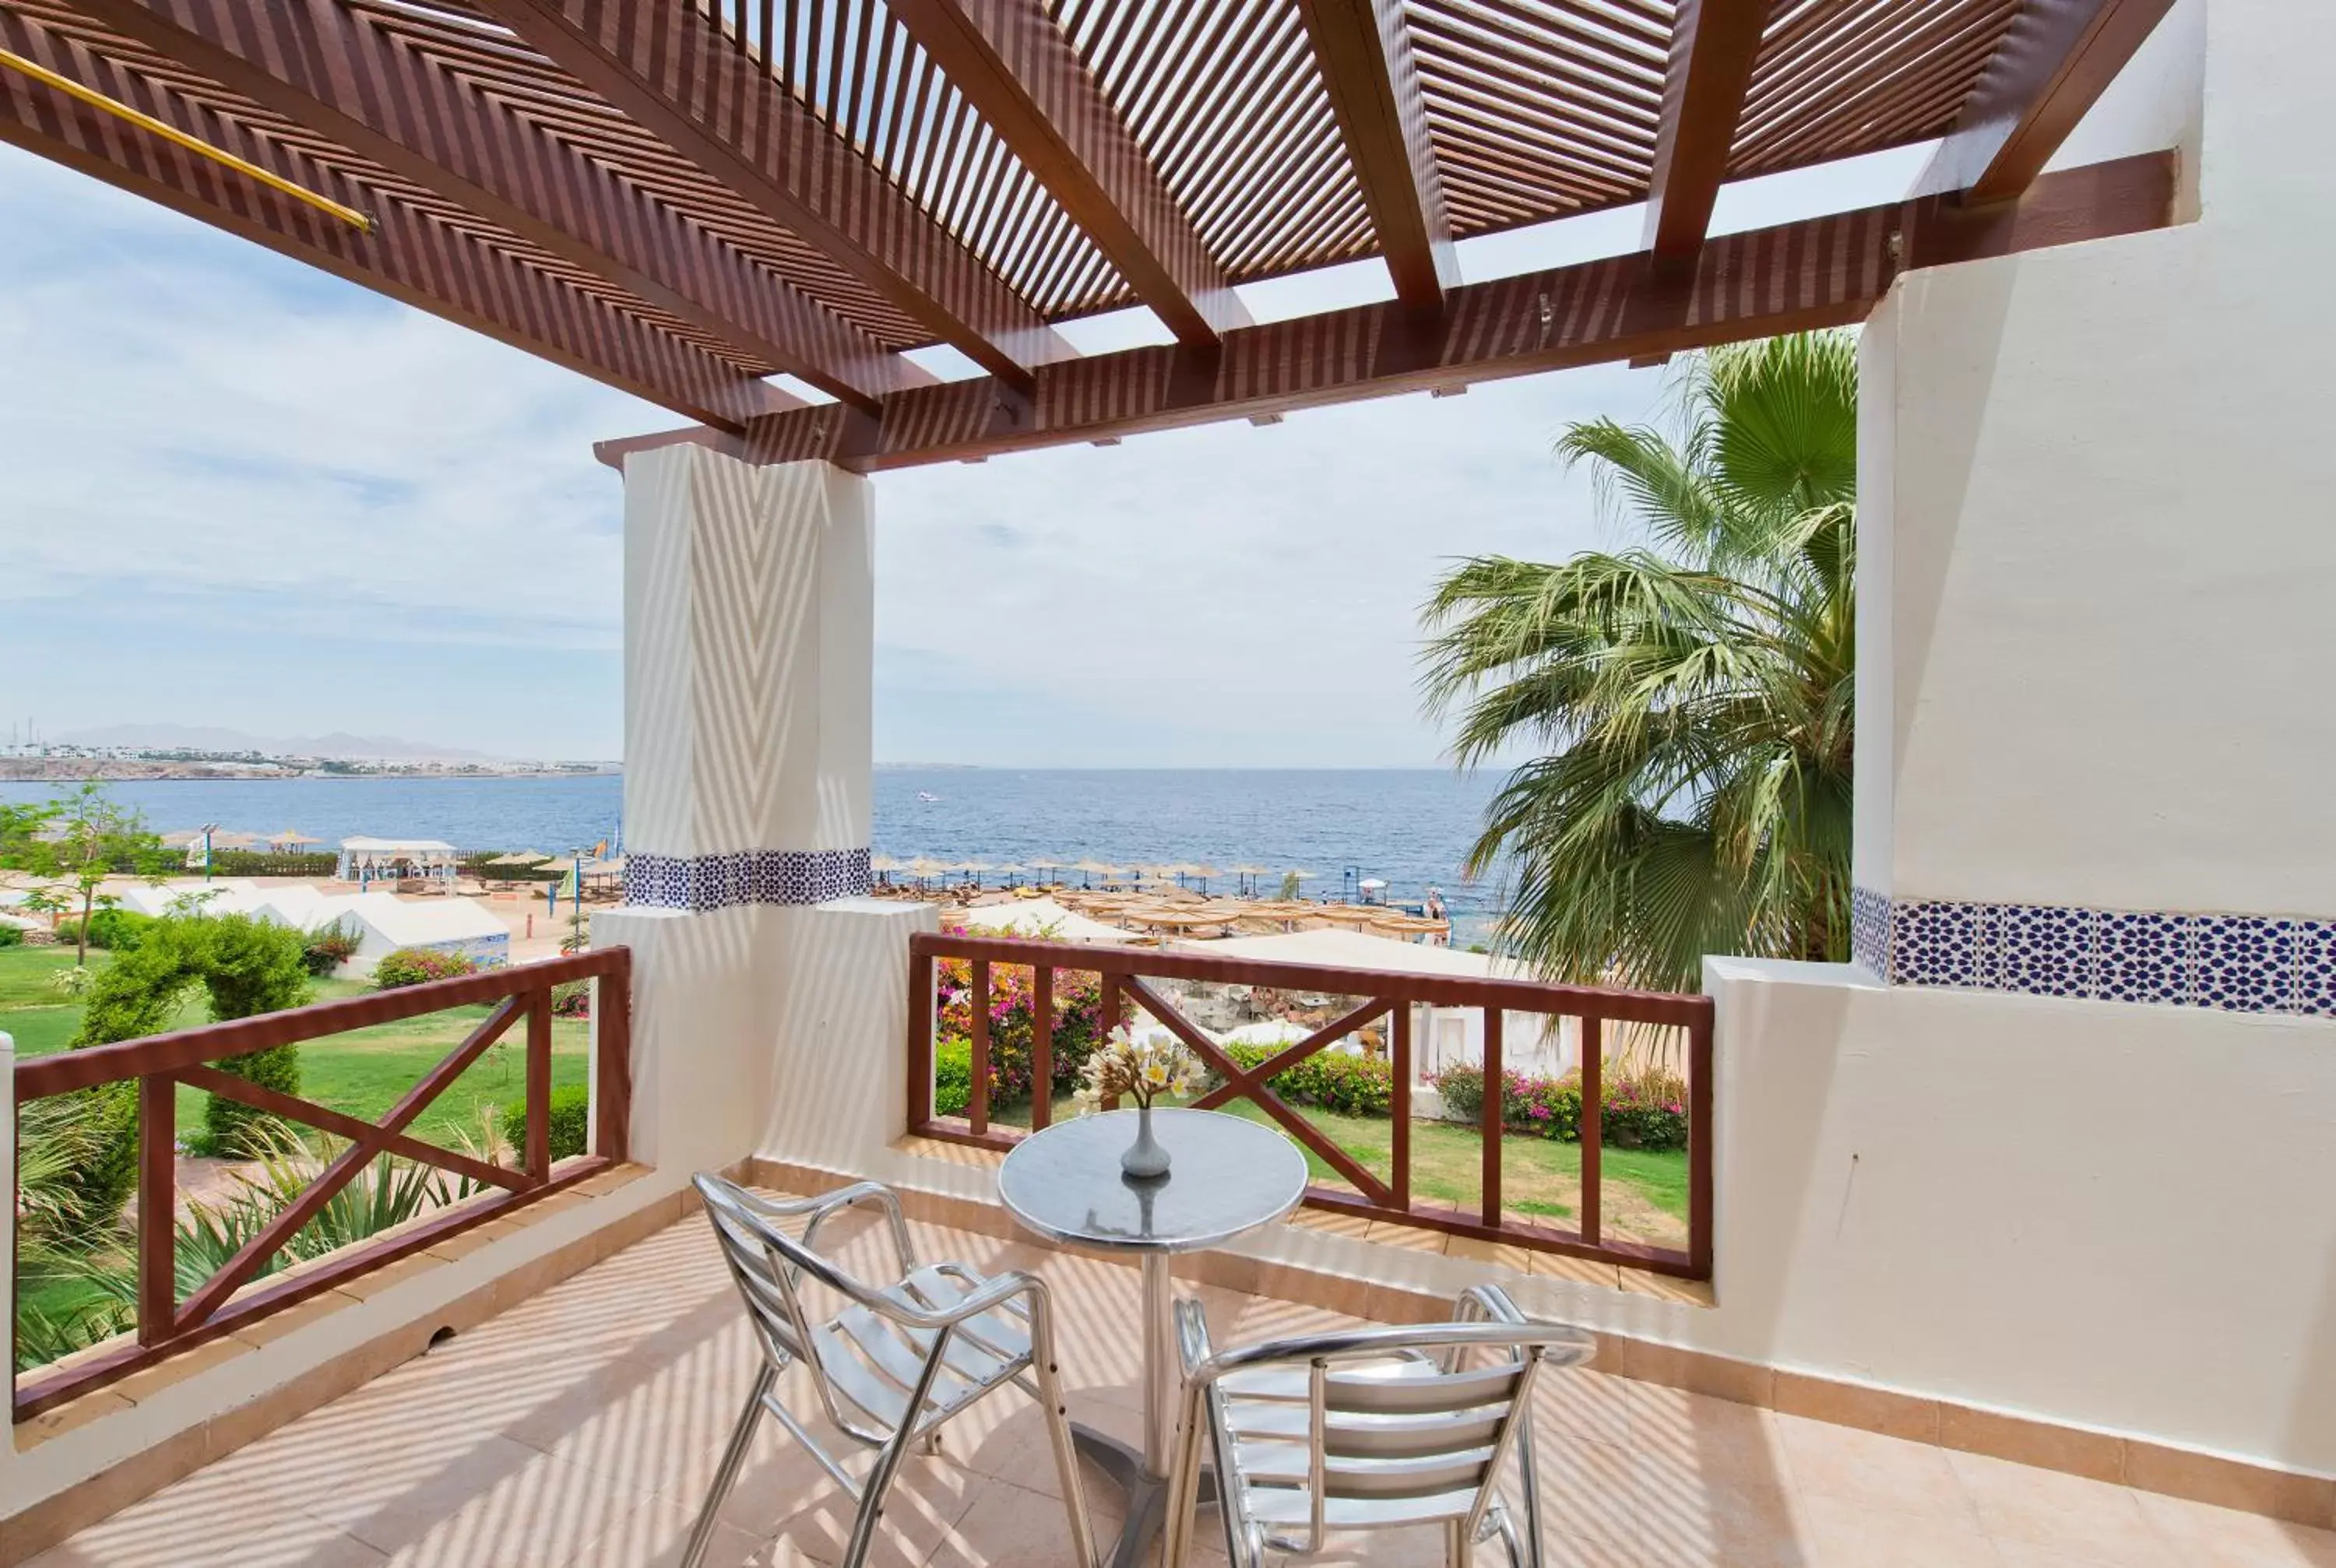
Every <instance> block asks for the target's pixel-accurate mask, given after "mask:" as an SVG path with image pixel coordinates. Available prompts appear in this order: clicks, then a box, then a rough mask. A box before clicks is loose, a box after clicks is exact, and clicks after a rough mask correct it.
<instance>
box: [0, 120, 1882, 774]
mask: <svg viewBox="0 0 2336 1568" xmlns="http://www.w3.org/2000/svg"><path fill="white" fill-rule="evenodd" d="M1927 152H1928V150H1927V149H1924V148H1915V149H1907V150H1901V151H1897V152H1893V153H1889V154H1883V155H1878V156H1876V157H1873V158H1867V159H1861V160H1857V161H1854V162H1851V163H1845V164H1839V165H1835V166H1832V167H1831V168H1827V169H1823V170H1808V171H1805V172H1802V173H1799V174H1794V175H1785V176H1778V177H1775V178H1772V179H1767V180H1757V181H1748V182H1746V183H1745V184H1743V185H1740V186H1735V187H1730V188H1728V190H1726V191H1724V192H1723V193H1722V197H1721V203H1720V209H1719V211H1718V214H1717V215H1716V217H1715V227H1716V228H1717V229H1721V230H1727V229H1745V228H1755V227H1759V226H1762V225H1765V224H1769V223H1776V222H1782V221H1786V220H1787V219H1793V218H1796V217H1801V216H1805V215H1808V214H1811V213H1815V212H1822V211H1831V210H1836V209H1843V208H1848V207H1854V206H1859V205H1864V204H1865V203H1869V202H1874V201H1883V200H1892V199H1893V198H1895V197H1896V196H1898V195H1899V194H1901V193H1903V190H1905V189H1906V187H1907V185H1908V183H1909V182H1910V181H1911V180H1912V179H1913V175H1914V173H1915V172H1916V171H1917V170H1919V169H1920V167H1921V165H1922V161H1923V159H1924V158H1925V157H1926V156H1927ZM1639 226H1640V211H1639V209H1636V208H1631V209H1622V210H1620V211H1617V212H1613V213H1607V214H1598V215H1593V216H1591V217H1586V218H1581V219H1572V220H1569V221H1567V222H1564V223H1561V224H1554V225H1547V226H1543V228H1540V229H1533V230H1527V231H1521V232H1519V233H1516V234H1512V235H1504V236H1495V237H1488V238H1486V239H1482V240H1474V241H1467V242H1464V243H1463V245H1462V246H1461V248H1460V264H1461V269H1462V272H1463V274H1464V276H1465V277H1466V278H1469V279H1472V280H1473V279H1477V278H1488V277H1495V276H1500V275H1503V274H1507V273H1514V272H1519V271H1523V270H1527V269H1530V268H1536V267H1546V266H1552V265H1558V264H1562V263H1564V262H1568V261H1572V260H1578V259H1583V258H1589V257H1592V256H1598V255H1606V254H1615V253H1619V252H1622V251H1627V250H1630V249H1633V248H1636V244H1637V239H1638V234H1639ZM1390 292H1391V290H1390V289H1389V288H1388V287H1387V281H1386V271H1385V268H1383V267H1381V266H1380V265H1379V264H1378V263H1377V262H1368V263H1362V264H1358V265H1354V266H1349V267H1343V268H1331V269H1328V270H1326V271H1324V272H1320V273H1316V274H1312V275H1309V276H1308V277H1304V278H1292V279H1284V280H1280V281H1277V282H1274V283H1269V284H1263V285H1257V286H1252V287H1245V288H1244V289H1243V290H1242V293H1243V295H1244V296H1245V297H1246V298H1247V301H1248V303H1249V306H1250V308H1251V314H1252V315H1253V316H1254V317H1257V318H1258V319H1259V320H1270V319H1275V318H1278V317H1286V316H1290V315H1295V314H1300V313H1303V312H1307V311H1312V310H1319V309H1324V308H1329V307H1337V306H1340V305H1345V304H1350V303H1357V302H1360V301H1363V300H1368V299H1377V298H1384V297H1388V295H1389V294H1390ZM1156 333H1157V323H1156V322H1153V320H1152V319H1151V317H1149V315H1148V313H1145V312H1132V313H1124V314H1123V315H1122V316H1121V317H1114V318H1106V319H1104V320H1101V321H1097V322H1093V323H1081V324H1076V325H1075V326H1073V327H1071V328H1069V329H1067V335H1068V336H1073V338H1074V341H1075V342H1076V344H1077V345H1078V346H1079V347H1080V348H1081V349H1082V351H1084V352H1096V351H1100V350H1105V349H1108V348H1112V347H1117V346H1124V345H1125V344H1127V343H1130V342H1137V341H1150V340H1153V337H1154V336H1155V335H1156ZM924 357H925V358H926V359H927V361H928V363H930V365H933V367H934V368H936V369H937V370H939V372H940V373H941V374H944V375H949V374H961V373H963V370H964V369H965V367H964V365H962V362H961V361H958V360H957V356H956V355H953V354H952V353H950V352H949V351H948V350H939V351H935V352H933V353H932V354H930V355H925V356H924ZM1666 404H1667V399H1666V377H1665V373H1664V372H1662V371H1660V370H1639V371H1633V370H1630V369H1627V368H1625V367H1623V366H1621V365H1611V366H1598V367H1591V368H1586V369H1582V370H1573V371H1562V372H1557V373H1553V374H1550V375H1537V376H1531V377H1523V378H1519V379H1515V380H1510V381H1503V382H1494V383H1488V384H1484V385H1477V386H1476V387H1475V388H1473V389H1472V390H1471V391H1470V392H1469V393H1468V394H1466V395H1465V396H1460V397H1450V398H1430V397H1428V396H1426V395H1425V394H1415V395H1411V396H1406V397H1400V398H1388V399H1382V400H1377V401H1372V402H1366V403H1359V404H1348V405H1346V406H1343V407H1338V408H1329V409H1318V410H1312V411H1308V412H1303V413H1299V414H1291V415H1290V417H1289V418H1288V419H1287V421H1286V422H1284V423H1283V424H1279V425H1274V426H1270V427H1263V428H1259V427H1252V426H1251V425H1250V424H1246V423H1244V422H1240V421H1236V422H1233V423H1231V424H1218V425H1211V426H1206V427H1202V428H1199V429H1193V430H1186V431H1177V432H1168V433H1158V434H1152V435H1141V436H1132V437H1130V438H1128V439H1127V440H1126V441H1125V442H1124V443H1122V444H1120V445H1118V446H1115V447H1100V448H1099V447H1094V446H1088V445H1076V446H1070V447H1066V448H1060V449H1056V450H1054V451H1050V452H1041V453H1018V454H1014V455H1009V456H1002V457H997V458H992V459H991V460H990V461H988V463H982V464H978V465H968V464H962V463H945V464H941V465H939V466H936V467H930V468H922V469H912V470H906V471H896V472H889V473H884V474H880V475H878V476H876V478H875V480H874V485H875V498H876V538H877V544H876V552H877V588H876V593H877V624H876V640H877V647H876V653H875V661H876V662H875V669H876V715H875V718H876V755H877V758H878V760H879V761H881V762H929V763H951V764H966V765H1020V766H1115V767H1152V766H1285V767H1303V766H1322V767H1370V766H1406V767H1418V766H1432V765H1438V764H1439V763H1440V762H1442V761H1443V760H1444V758H1445V741H1444V737H1443V735H1440V734H1439V732H1438V729H1437V727H1436V725H1435V724H1434V723H1433V722H1431V720H1430V719H1429V718H1428V717H1427V716H1426V715H1425V714H1423V712H1422V711H1421V707H1420V704H1419V701H1418V696H1417V692H1416V675H1417V656H1418V648H1419V642H1420V636H1421V634H1420V630H1419V625H1418V609H1419V606H1420V604H1421V602H1422V601H1423V600H1424V599H1426V597H1427V595H1428V593H1429V591H1430V590H1431V589H1432V587H1433V584H1434V582H1435V580H1436V577H1437V576H1438V575H1439V574H1440V573H1441V572H1443V571H1445V570H1448V569H1449V567H1450V566H1451V564H1452V563H1453V562H1454V561H1455V560H1457V559H1458V558H1461V557H1465V556H1467V555H1472V554H1483V553H1505V554H1511V555H1517V556H1524V557H1530V558H1534V559H1543V560H1562V559H1563V558H1564V557H1566V556H1568V555H1570V554H1572V553H1574V552H1575V551H1578V550H1586V549H1593V548H1606V547H1611V546H1612V545H1615V544H1617V543H1623V542H1628V541H1629V530H1628V527H1627V524H1626V523H1625V522H1624V521H1621V520H1618V519H1614V518H1611V517H1607V516H1602V515H1601V511H1600V509H1599V507H1598V504H1597V502H1596V499H1595V496H1594V494H1593V492H1592V488H1591V484H1590V482H1589V478H1588V476H1587V474H1585V473H1582V472H1573V473H1568V472H1563V471H1562V469H1561V468H1560V467H1559V465H1558V464H1557V463H1556V462H1555V460H1554V459H1553V458H1552V456H1551V453H1550V448H1551V443H1552V441H1553V440H1554V439H1555V438H1556V436H1557V435H1558V434H1559V433H1561V432H1562V430H1563V429H1564V427H1565V426H1566V425H1567V424H1569V423H1570V422H1572V421H1576V420H1582V419H1589V418H1594V417H1597V416H1600V415H1611V416H1612V417H1614V418H1617V419H1621V420H1623V421H1625V422H1636V421H1640V420H1645V419H1650V418H1656V417H1660V415H1661V414H1662V413H1663V412H1664V409H1665V407H1666ZM681 423H685V422H684V421H681V420H678V419H677V418H676V416H675V415H673V414H670V413H668V412H667V411H666V410H664V409H661V408H658V407H656V406H654V405H652V404H647V403H643V402H640V401H638V400H637V399H635V398H632V397H630V396H628V395H627V394H623V393H619V392H617V391H614V390H612V389H609V388H608V387H605V386H602V385H599V384H598V383H595V382H592V381H589V380H587V379H585V378H583V377H581V376H579V375H575V374H573V373H571V372H569V371H566V370H563V369H560V368H559V367H557V366H554V365H549V364H546V363H544V362H542V361H540V360H537V359H534V358H532V357H530V356H529V355H525V354H523V353H521V352H520V351H518V350H516V349H512V348H508V347H505V346H502V345H500V344H497V343H494V342H492V341H491V340H490V339H487V338H485V337H482V336H477V335H475V334H472V333H471V332H468V331H466V330H464V329H462V328H461V327H457V326H452V325H450V324H448V323H445V322H442V321H440V320H438V319H436V318H435V317H430V316H427V315H424V314H423V313H421V312H419V311H416V310H414V309H411V308H409V307H404V306H402V305H399V304H396V303H394V302H393V301H390V300H387V299H384V298H383V297H379V296H376V295H374V294H371V293H369V292H367V291H365V290H364V289H361V288H358V287H355V286H354V285H351V284H347V283H344V282H342V281H340V280H338V279H336V278H331V277H328V276H327V275H326V274H324V273H321V272H317V271H316V270H314V269H311V268H307V267H305V266H302V265H301V264H299V263H297V262H293V261H290V260H287V259H285V258H280V257H277V256H276V255H274V254H273V253H271V252H269V251H267V250H264V249H262V248H258V246H255V245H251V244H248V243H247V242H245V241H243V240H239V239H234V238H232V237H230V236H228V235H225V234H222V233H219V232H218V231H216V230H214V229H208V228H206V227H204V226H202V225H200V224H198V223H196V222H194V221H192V220H191V219H185V218H181V217H180V216H179V215H177V214H175V213H172V212H170V211H167V210H165V209H162V208H160V207H156V206H153V205H151V204H149V203H146V202H144V201H141V200H138V199H136V198H134V197H131V196H128V195H125V194H123V193H122V192H119V191H116V190H113V189H112V188H111V187H109V186H106V185H103V184H102V183H100V182H98V181H96V180H90V179H87V178H85V177H83V176H81V175H78V174H75V173H73V172H71V171H69V170H64V169H63V168H60V167H58V166H55V165H53V164H49V163H46V162H44V161H41V160H39V159H36V158H34V157H33V156H32V155H30V154H28V153H25V152H23V151H18V150H16V149H15V148H13V147H7V146H0V474H5V483H0V645H5V647H6V648H8V649H9V650H10V651H9V653H8V655H7V657H5V659H0V736H6V735H8V734H9V733H10V730H11V726H19V727H21V726H24V725H26V724H27V723H31V724H35V725H37V726H38V727H39V730H40V732H41V733H42V734H43V735H64V734H69V733H71V732H73V731H76V730H83V729H89V728H95V727H100V726H114V725H124V724H128V725H143V724H180V725H202V726H224V727H228V728H232V729H239V730H243V731H247V732H250V733H254V734H259V735H315V734H321V733H326V732H331V731H353V732H356V733H360V734H365V735H394V736H400V737H404V738H406V739H410V740H415V741H421V742H424V743H427V744H431V745H444V746H450V747H464V748H470V749H474V750H478V751H482V752H486V753H489V754H492V755H503V756H522V757H563V758H614V757H617V756H619V755H621V754H622V750H623V735H622V730H623V722H622V702H621V683H622V679H623V670H622V663H623V659H622V638H623V629H622V624H621V620H622V584H621V580H620V572H621V548H620V546H621V540H620V532H621V526H622V518H621V505H622V498H621V482H620V481H619V480H618V476H617V475H616V474H615V473H614V472H612V471H611V470H609V469H608V468H605V467H603V466H602V465H600V464H599V463H597V462H596V461H594V459H593V457H592V453H591V445H592V443H593V442H594V441H596V440H600V439H603V438H606V437H609V436H615V435H625V434H631V433H638V432H641V431H645V430H657V429H667V428H671V427H672V426H674V425H676V424H681Z"/></svg>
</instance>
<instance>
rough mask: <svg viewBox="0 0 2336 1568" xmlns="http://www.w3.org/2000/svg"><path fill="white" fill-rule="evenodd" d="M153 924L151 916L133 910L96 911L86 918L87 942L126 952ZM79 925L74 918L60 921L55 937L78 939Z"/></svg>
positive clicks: (92, 945)
mask: <svg viewBox="0 0 2336 1568" xmlns="http://www.w3.org/2000/svg"><path fill="white" fill-rule="evenodd" d="M153 924H154V917H153V916H151V915H141V914H140V913H139V912H138V911H136V910H98V911H93V912H92V914H91V915H90V917H89V945H90V946H91V947H93V948H102V949H104V950H106V951H108V952H117V953H118V952H125V951H127V950H130V949H131V948H134V947H136V946H137V945H138V943H139V941H140V940H141V939H142V938H143V937H144V936H145V934H146V932H147V931H148V930H151V928H152V926H153ZM81 928H82V922H81V920H79V918H77V917H76V918H73V919H70V920H59V921H58V922H57V937H58V940H61V941H68V942H75V941H79V940H81Z"/></svg>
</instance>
